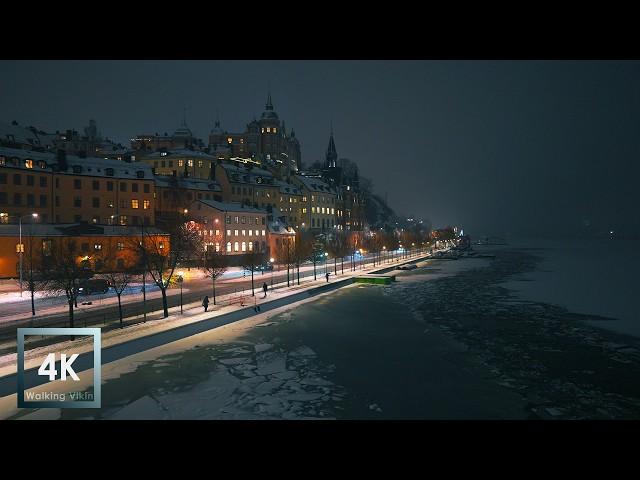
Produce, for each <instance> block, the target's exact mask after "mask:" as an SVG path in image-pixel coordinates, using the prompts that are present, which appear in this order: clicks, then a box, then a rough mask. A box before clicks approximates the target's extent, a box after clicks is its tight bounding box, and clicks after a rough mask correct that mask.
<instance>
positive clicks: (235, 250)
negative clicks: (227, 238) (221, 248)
mask: <svg viewBox="0 0 640 480" xmlns="http://www.w3.org/2000/svg"><path fill="white" fill-rule="evenodd" d="M238 246H239V244H238V242H235V243H234V244H233V251H234V252H237V251H238V249H239V248H238Z"/></svg>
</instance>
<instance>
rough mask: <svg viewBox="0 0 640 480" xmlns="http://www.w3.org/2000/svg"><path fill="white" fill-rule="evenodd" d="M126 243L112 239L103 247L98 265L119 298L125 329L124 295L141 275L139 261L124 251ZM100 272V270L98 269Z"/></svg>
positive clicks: (121, 324) (121, 317)
mask: <svg viewBox="0 0 640 480" xmlns="http://www.w3.org/2000/svg"><path fill="white" fill-rule="evenodd" d="M124 248H125V245H124V242H117V241H115V240H114V239H113V238H110V239H109V240H108V241H107V243H106V245H105V246H103V248H102V250H101V253H100V255H99V257H98V258H97V261H96V265H97V264H98V263H99V264H100V269H99V271H100V273H102V276H103V277H104V278H105V280H107V281H108V282H109V285H110V286H111V287H113V290H114V291H115V292H116V296H117V297H118V315H119V317H120V328H122V327H123V316H122V293H123V292H124V291H125V290H126V288H127V287H128V286H129V284H130V283H131V281H132V280H133V279H134V278H135V277H136V276H137V274H139V273H140V268H139V262H138V261H137V259H136V258H135V257H133V256H131V255H130V254H129V255H127V253H130V252H125V251H124ZM96 270H98V268H96Z"/></svg>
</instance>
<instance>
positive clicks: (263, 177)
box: [220, 162, 274, 186]
mask: <svg viewBox="0 0 640 480" xmlns="http://www.w3.org/2000/svg"><path fill="white" fill-rule="evenodd" d="M220 165H221V166H222V168H223V169H224V170H225V172H226V173H227V176H228V178H229V181H230V182H233V183H248V184H252V185H269V186H271V185H273V183H274V177H273V174H272V173H271V172H270V171H268V170H265V169H263V168H259V167H252V168H246V167H245V166H244V165H249V164H242V165H240V164H237V163H235V164H232V163H228V162H222V163H221V164H220Z"/></svg>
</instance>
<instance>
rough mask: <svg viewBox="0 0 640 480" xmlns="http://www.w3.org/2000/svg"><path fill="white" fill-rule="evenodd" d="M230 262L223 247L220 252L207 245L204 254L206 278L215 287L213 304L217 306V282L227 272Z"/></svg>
mask: <svg viewBox="0 0 640 480" xmlns="http://www.w3.org/2000/svg"><path fill="white" fill-rule="evenodd" d="M228 267H229V262H228V259H227V256H226V255H225V253H224V251H223V250H222V247H220V248H219V250H218V251H216V249H215V248H214V247H213V246H212V245H211V244H209V245H207V249H206V251H205V254H204V267H203V269H202V270H203V271H204V274H205V276H207V277H208V278H210V279H211V283H212V285H213V304H214V305H215V304H216V280H217V279H218V277H220V276H222V275H223V274H224V272H226V271H227V268H228Z"/></svg>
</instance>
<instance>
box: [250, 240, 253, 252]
mask: <svg viewBox="0 0 640 480" xmlns="http://www.w3.org/2000/svg"><path fill="white" fill-rule="evenodd" d="M249 251H250V252H253V242H249Z"/></svg>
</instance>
